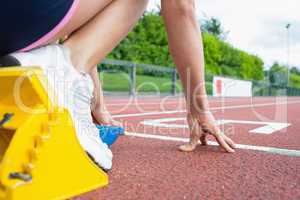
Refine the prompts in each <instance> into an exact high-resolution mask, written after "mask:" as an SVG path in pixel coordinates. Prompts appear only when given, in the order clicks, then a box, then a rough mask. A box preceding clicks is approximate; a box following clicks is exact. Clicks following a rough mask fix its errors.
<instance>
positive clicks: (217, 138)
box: [215, 134, 235, 153]
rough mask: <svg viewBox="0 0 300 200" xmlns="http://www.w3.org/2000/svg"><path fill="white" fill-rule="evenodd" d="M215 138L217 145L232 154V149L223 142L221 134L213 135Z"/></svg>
mask: <svg viewBox="0 0 300 200" xmlns="http://www.w3.org/2000/svg"><path fill="white" fill-rule="evenodd" d="M215 138H216V140H217V142H218V143H219V145H220V146H221V147H223V148H224V149H225V150H226V151H227V152H229V153H234V152H235V151H234V149H232V148H231V147H230V146H229V145H228V144H227V143H226V141H225V140H224V137H223V135H221V134H218V135H215Z"/></svg>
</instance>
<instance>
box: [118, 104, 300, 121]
mask: <svg viewBox="0 0 300 200" xmlns="http://www.w3.org/2000/svg"><path fill="white" fill-rule="evenodd" d="M295 103H300V101H289V102H286V101H285V102H278V103H261V104H250V105H249V104H246V105H236V106H224V107H212V108H210V110H211V111H218V110H231V109H240V108H252V107H253V108H257V107H266V106H273V105H284V104H295ZM185 112H186V110H171V111H159V112H146V113H133V114H121V115H114V116H113V117H115V118H123V117H140V116H149V115H164V114H174V113H185Z"/></svg>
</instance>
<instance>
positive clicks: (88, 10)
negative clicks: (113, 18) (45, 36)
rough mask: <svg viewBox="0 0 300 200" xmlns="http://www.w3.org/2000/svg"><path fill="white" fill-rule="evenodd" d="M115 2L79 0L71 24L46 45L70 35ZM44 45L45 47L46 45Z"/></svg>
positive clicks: (107, 0)
mask: <svg viewBox="0 0 300 200" xmlns="http://www.w3.org/2000/svg"><path fill="white" fill-rule="evenodd" d="M112 1H114V0H79V3H78V7H77V9H76V11H75V13H74V15H73V16H72V18H71V19H70V20H69V22H68V23H67V24H66V25H65V26H64V27H63V28H62V30H60V31H59V32H58V33H57V34H56V35H55V36H53V38H51V39H50V40H49V41H47V42H46V43H45V44H49V43H52V42H55V41H56V40H58V39H60V38H63V37H65V36H67V35H70V34H71V33H73V32H74V31H76V30H77V29H79V28H80V27H82V26H83V25H84V24H85V23H87V22H88V21H89V20H91V19H92V18H93V17H94V16H95V15H96V14H98V13H99V12H101V10H103V9H104V8H105V7H106V6H108V5H109V4H110V3H111V2H112ZM45 44H43V45H45Z"/></svg>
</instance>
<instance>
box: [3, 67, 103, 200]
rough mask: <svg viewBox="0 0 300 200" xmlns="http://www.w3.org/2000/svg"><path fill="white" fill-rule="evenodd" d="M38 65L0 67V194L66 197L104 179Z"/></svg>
mask: <svg viewBox="0 0 300 200" xmlns="http://www.w3.org/2000/svg"><path fill="white" fill-rule="evenodd" d="M46 84H47V83H46V80H45V78H43V76H42V71H41V69H40V68H20V67H16V68H14V67H13V68H11V67H10V68H0V200H48V199H49V200H50V199H66V198H69V197H72V196H75V195H79V194H81V193H84V192H88V191H90V190H93V189H96V188H99V187H102V186H105V185H107V184H108V177H107V175H106V174H105V173H104V172H103V171H102V170H100V169H99V168H98V167H97V166H96V165H95V164H94V163H93V162H92V161H91V160H90V158H89V157H88V155H87V154H86V152H85V151H84V150H83V149H82V147H81V145H80V143H79V141H78V139H77V136H76V133H75V129H74V127H73V125H72V120H71V118H70V115H69V113H68V111H67V110H65V109H63V108H59V107H58V106H57V105H55V103H53V102H52V101H51V100H50V99H51V98H50V97H49V95H48V92H47V89H46V88H47V87H46Z"/></svg>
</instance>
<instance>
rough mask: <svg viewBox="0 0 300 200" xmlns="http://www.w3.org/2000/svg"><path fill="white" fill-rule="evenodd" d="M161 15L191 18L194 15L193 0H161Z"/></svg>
mask: <svg viewBox="0 0 300 200" xmlns="http://www.w3.org/2000/svg"><path fill="white" fill-rule="evenodd" d="M162 4H163V13H164V12H172V13H173V14H177V15H183V16H193V15H194V13H195V9H196V8H195V0H163V2H162Z"/></svg>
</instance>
